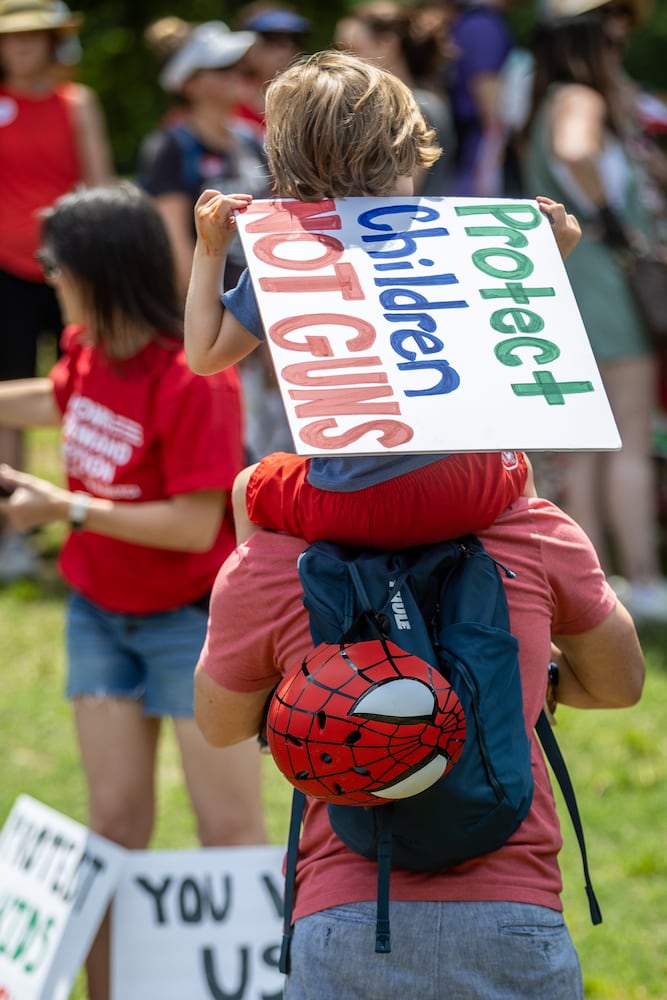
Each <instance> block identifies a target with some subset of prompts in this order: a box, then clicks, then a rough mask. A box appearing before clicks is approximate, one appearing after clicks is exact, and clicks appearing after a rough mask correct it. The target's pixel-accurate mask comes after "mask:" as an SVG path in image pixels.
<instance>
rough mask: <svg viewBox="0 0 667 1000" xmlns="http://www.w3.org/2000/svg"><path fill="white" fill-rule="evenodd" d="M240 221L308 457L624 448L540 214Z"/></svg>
mask: <svg viewBox="0 0 667 1000" xmlns="http://www.w3.org/2000/svg"><path fill="white" fill-rule="evenodd" d="M236 221H237V227H238V229H239V232H240V235H241V239H242V242H243V246H244V249H245V253H246V258H247V261H248V267H249V271H250V275H251V279H252V284H253V288H254V289H255V294H256V297H257V302H258V306H259V309H260V313H261V316H262V319H263V323H264V327H265V329H266V332H267V340H268V343H269V347H270V351H271V355H272V358H273V362H274V366H275V369H276V375H277V379H278V383H279V386H280V390H281V394H282V398H283V403H284V405H285V409H286V412H287V417H288V421H289V424H290V429H291V431H292V435H293V437H294V442H295V448H296V451H297V452H298V453H299V454H302V455H317V454H319V455H332V454H374V453H380V454H388V453H396V452H423V453H436V452H443V451H444V452H455V451H480V450H481V451H502V450H505V449H525V450H549V451H557V450H605V449H615V448H618V447H620V439H619V436H618V431H617V429H616V425H615V422H614V419H613V416H612V413H611V410H610V407H609V403H608V400H607V397H606V395H605V392H604V389H603V386H602V381H601V378H600V375H599V372H598V369H597V365H596V363H595V359H594V357H593V353H592V351H591V347H590V344H589V341H588V337H587V335H586V331H585V329H584V326H583V322H582V319H581V316H580V313H579V310H578V308H577V305H576V301H575V299H574V295H573V292H572V289H571V287H570V283H569V280H568V278H567V274H566V272H565V268H564V266H563V263H562V261H561V259H560V255H559V252H558V249H557V247H556V242H555V240H554V238H553V234H552V232H551V229H550V225H549V223H548V221H547V220H546V218H545V217H544V216H543V215H542V213H541V212H540V210H539V208H538V206H537V203H536V202H533V201H529V200H525V199H521V200H518V201H510V200H502V199H501V200H491V201H489V200H484V199H478V198H400V197H396V198H348V199H342V200H334V199H331V200H328V201H324V202H319V203H316V204H312V203H311V204H307V203H302V202H295V201H288V200H276V201H268V200H264V201H255V202H253V203H252V204H251V205H250V206H249V208H248V209H247V210H246V211H244V212H242V213H239V214H238V215H237V218H236Z"/></svg>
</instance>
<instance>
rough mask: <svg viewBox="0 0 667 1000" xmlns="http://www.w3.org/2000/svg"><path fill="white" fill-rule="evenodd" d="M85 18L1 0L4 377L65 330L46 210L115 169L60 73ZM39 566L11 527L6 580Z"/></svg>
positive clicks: (4, 560) (35, 3)
mask: <svg viewBox="0 0 667 1000" xmlns="http://www.w3.org/2000/svg"><path fill="white" fill-rule="evenodd" d="M81 20H82V18H81V16H80V15H79V14H73V13H70V11H69V10H68V8H67V7H66V6H65V4H62V3H55V2H52V0H29V2H26V0H0V232H1V233H2V240H1V241H0V380H4V379H15V378H30V377H31V376H33V375H34V374H35V371H36V356H37V342H38V338H39V336H40V335H41V334H43V333H47V332H48V333H51V334H52V335H54V336H55V337H56V339H57V338H58V337H59V336H60V333H61V331H62V321H61V317H60V312H59V310H58V303H57V300H56V297H55V294H54V292H53V289H52V288H50V287H49V285H47V284H45V283H44V280H43V277H42V273H41V271H40V268H39V264H38V263H37V261H36V260H35V259H34V254H35V251H36V250H37V244H38V238H39V213H40V211H41V209H42V208H44V207H45V206H48V205H50V204H51V203H52V202H53V201H54V200H55V199H56V198H58V197H59V196H60V195H61V194H64V193H65V192H66V191H70V190H72V189H73V188H74V187H75V186H76V185H77V184H82V183H83V184H89V185H92V184H100V183H103V182H105V181H107V180H109V179H110V178H111V176H112V167H111V156H110V153H109V145H108V141H107V137H106V130H105V126H104V120H103V116H102V113H101V110H100V107H99V104H98V101H97V98H96V96H95V94H94V93H93V92H92V91H91V90H90V89H89V88H88V87H84V86H82V85H81V84H79V83H71V82H68V81H63V66H62V65H61V61H62V62H67V63H70V62H71V59H72V54H71V42H72V40H73V39H75V38H76V30H77V28H78V27H79V25H80V24H81ZM68 42H69V43H70V49H66V48H65V46H66V45H67V43H68ZM22 443H23V439H22V435H21V432H20V431H16V430H11V429H8V428H0V459H2V460H4V461H6V462H9V463H10V464H12V465H13V466H15V467H17V468H21V467H22V466H23V448H22ZM34 568H35V559H34V555H33V554H32V552H31V551H30V550H29V548H28V547H27V546H26V544H25V542H24V540H23V539H21V538H20V536H16V535H14V534H13V533H11V532H8V533H7V535H6V536H5V537H4V538H3V539H2V542H1V543H0V582H7V581H9V580H11V579H13V578H15V577H18V576H23V575H29V574H30V572H31V570H33V569H34Z"/></svg>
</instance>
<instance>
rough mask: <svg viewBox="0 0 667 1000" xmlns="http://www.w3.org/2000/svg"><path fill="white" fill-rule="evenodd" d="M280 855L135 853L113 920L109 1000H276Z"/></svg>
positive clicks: (267, 850) (246, 850)
mask: <svg viewBox="0 0 667 1000" xmlns="http://www.w3.org/2000/svg"><path fill="white" fill-rule="evenodd" d="M284 854H285V849H284V848H283V847H230V848H203V849H201V850H196V851H195V850H193V851H133V852H132V853H131V854H129V855H128V858H127V864H126V866H125V869H124V871H123V877H122V879H121V881H120V884H119V886H118V890H117V893H116V897H115V900H114V904H113V908H112V914H111V916H112V931H111V934H112V938H111V940H112V998H113V1000H146V998H147V997H159V998H160V1000H184V998H187V1000H228V998H229V1000H231V998H234V1000H279V998H280V997H282V987H283V976H282V974H281V973H280V972H279V971H278V959H279V956H280V945H281V939H282V916H283V876H282V871H281V867H282V859H283V856H284Z"/></svg>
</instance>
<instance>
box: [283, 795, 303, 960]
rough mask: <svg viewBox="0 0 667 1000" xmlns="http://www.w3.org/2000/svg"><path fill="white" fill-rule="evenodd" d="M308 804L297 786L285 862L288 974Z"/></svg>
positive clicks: (285, 937) (285, 953)
mask: <svg viewBox="0 0 667 1000" xmlns="http://www.w3.org/2000/svg"><path fill="white" fill-rule="evenodd" d="M305 804H306V796H305V795H304V793H303V792H300V791H299V790H298V789H297V788H295V789H294V792H293V794H292V812H291V814H290V821H289V835H288V837H287V861H286V864H285V906H284V915H283V920H284V924H283V940H282V945H281V948H280V961H279V963H278V968H279V970H280V971H281V972H282V973H284V975H287V974H288V973H289V970H290V957H289V952H290V945H291V943H292V934H293V928H292V910H293V909H294V885H295V882H296V862H297V858H298V855H299V835H300V833H301V818H302V816H303V809H304V806H305Z"/></svg>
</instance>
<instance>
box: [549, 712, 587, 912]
mask: <svg viewBox="0 0 667 1000" xmlns="http://www.w3.org/2000/svg"><path fill="white" fill-rule="evenodd" d="M535 731H536V733H537V735H538V736H539V738H540V743H541V744H542V749H543V750H544V752H545V754H546V756H547V760H548V761H549V764H550V766H551V770H552V771H553V773H554V775H555V776H556V779H557V781H558V784H559V785H560V790H561V792H562V793H563V798H564V799H565V805H566V806H567V809H568V812H569V814H570V819H571V820H572V826H573V827H574V832H575V834H576V836H577V840H578V842H579V850H580V852H581V863H582V866H583V869H584V883H585V887H586V895H587V897H588V907H589V909H590V913H591V920H592V921H593V923H594V924H601V923H602V913H601V912H600V907H599V905H598V901H597V899H596V897H595V892H594V891H593V886H592V884H591V876H590V872H589V870H588V856H587V853H586V841H585V839H584V828H583V825H582V822H581V816H580V815H579V807H578V806H577V798H576V795H575V794H574V787H573V785H572V781H571V780H570V775H569V773H568V770H567V765H566V763H565V759H564V758H563V754H562V753H561V749H560V747H559V746H558V741H557V739H556V737H555V735H554V732H553V729H552V726H551V723H550V722H549V720H548V718H547V715H546V712H545V711H544V710H542V712H541V713H540V717H539V719H538V720H537V723H536V725H535Z"/></svg>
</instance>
